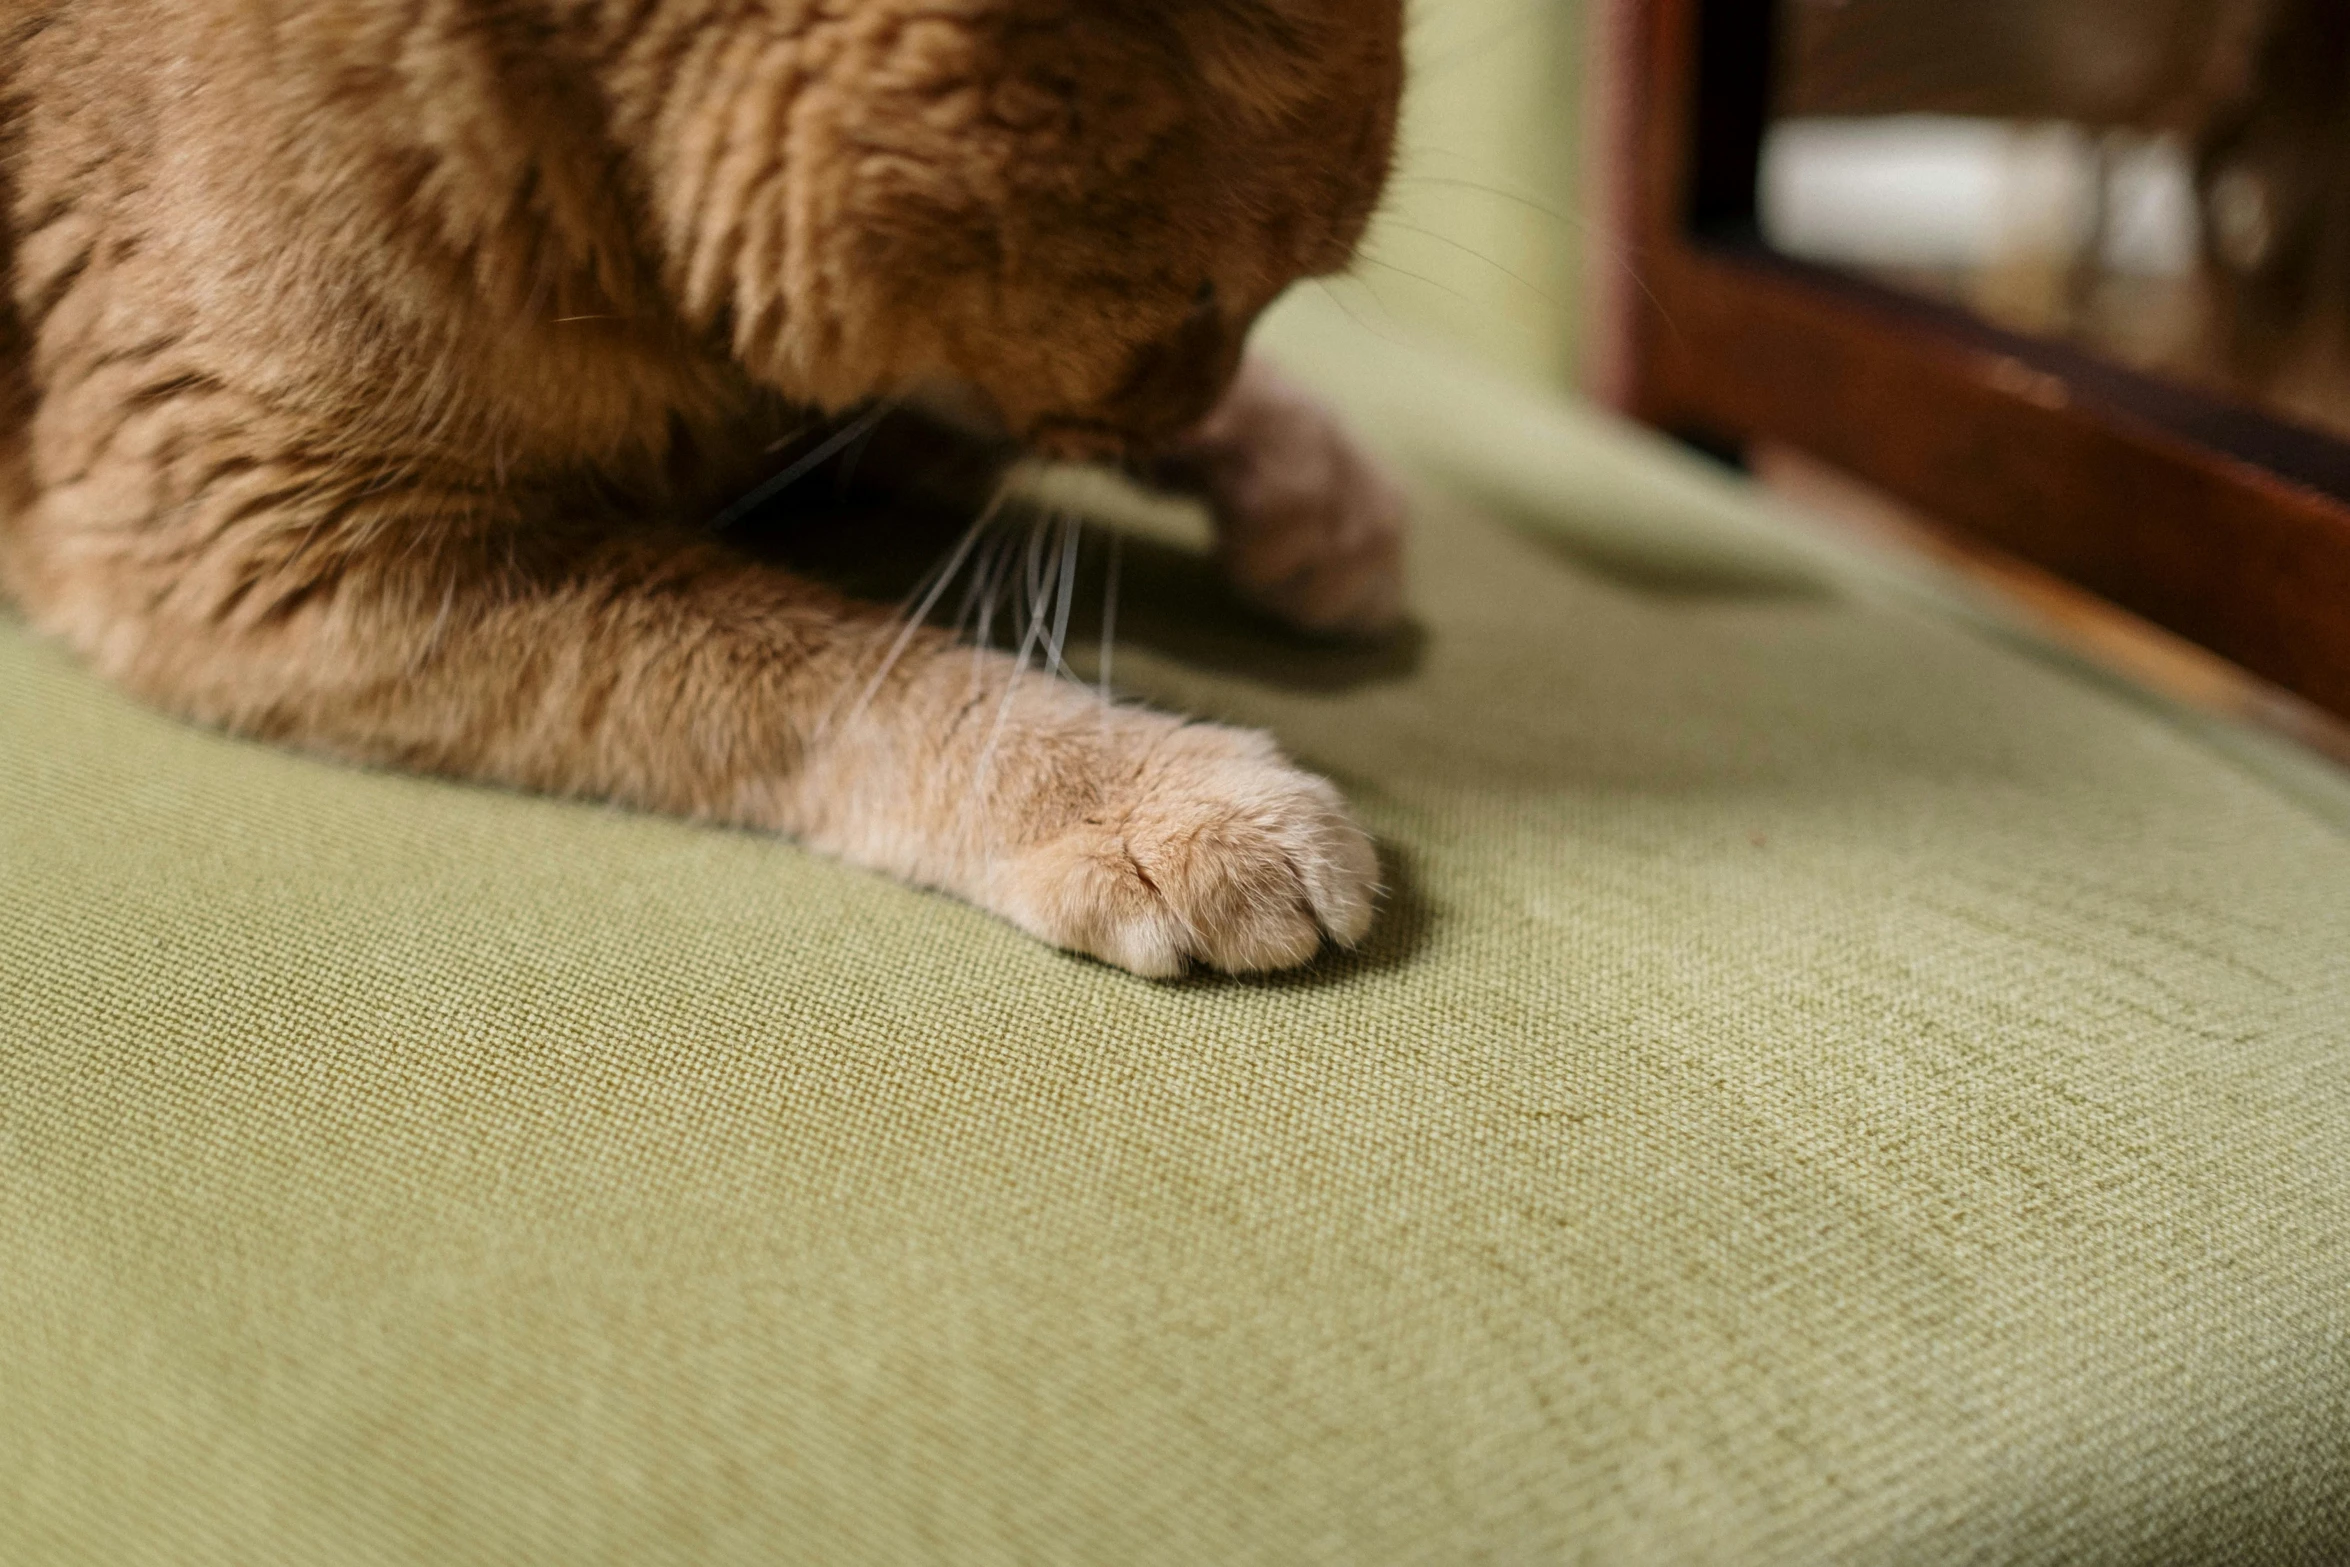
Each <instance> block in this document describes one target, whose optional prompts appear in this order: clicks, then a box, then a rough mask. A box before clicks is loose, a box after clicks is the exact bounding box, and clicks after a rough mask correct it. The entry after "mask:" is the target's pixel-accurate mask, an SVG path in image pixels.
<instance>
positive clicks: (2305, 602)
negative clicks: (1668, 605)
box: [1600, 0, 2350, 715]
mask: <svg viewBox="0 0 2350 1567" xmlns="http://www.w3.org/2000/svg"><path fill="white" fill-rule="evenodd" d="M1775 22H1776V17H1775V5H1774V0H1614V3H1613V6H1612V10H1611V13H1610V16H1609V18H1608V21H1607V24H1606V27H1605V29H1604V30H1603V39H1604V40H1605V44H1606V47H1607V49H1608V51H1609V53H1610V54H1611V55H1612V57H1613V59H1612V63H1613V69H1612V70H1607V71H1606V72H1605V74H1606V75H1607V77H1608V78H1609V82H1608V84H1607V85H1606V86H1605V87H1604V88H1603V91H1605V92H1607V93H1609V94H1610V95H1611V96H1610V99H1609V101H1610V118H1611V120H1612V123H1613V131H1612V133H1611V134H1609V136H1608V138H1607V154H1608V157H1609V160H1610V165H1611V167H1610V179H1611V183H1612V184H1613V186H1614V194H1615V199H1616V205H1617V207H1618V213H1617V221H1618V223H1619V224H1620V225H1621V233H1622V235H1623V237H1624V238H1625V239H1626V241H1627V242H1628V244H1627V249H1628V252H1629V255H1630V258H1631V264H1632V266H1633V267H1634V268H1635V269H1636V270H1637V272H1638V282H1639V286H1638V287H1618V288H1615V289H1613V290H1612V291H1611V292H1612V295H1613V298H1612V299H1610V300H1608V301H1607V302H1606V303H1605V304H1604V305H1603V309H1605V310H1606V311H1607V312H1608V316H1609V319H1607V320H1605V321H1603V323H1602V325H1603V329H1604V330H1603V341H1602V345H1601V354H1600V362H1601V364H1602V366H1603V375H1605V377H1606V378H1607V380H1608V382H1609V383H1610V384H1608V385H1606V386H1605V387H1603V391H1605V392H1606V393H1607V394H1608V395H1610V396H1611V398H1612V400H1614V401H1616V402H1617V403H1618V404H1619V406H1621V407H1623V408H1624V409H1625V410H1626V411H1628V412H1630V413H1632V414H1633V415H1635V416H1636V417H1638V418H1641V419H1644V420H1646V421H1648V422H1650V423H1652V424H1655V425H1658V426H1660V427H1662V428H1665V429H1668V430H1672V431H1675V432H1677V433H1680V434H1684V435H1687V436H1690V437H1692V438H1694V439H1697V440H1699V441H1700V442H1701V444H1706V445H1709V446H1715V447H1718V448H1734V447H1736V446H1737V445H1739V444H1740V443H1743V442H1745V441H1748V440H1756V439H1765V440H1775V441H1781V442H1785V443H1787V444H1789V445H1792V446H1795V447H1797V448H1799V449H1801V450H1803V451H1806V452H1808V453H1810V454H1811V455H1813V456H1815V457H1818V458H1821V459H1823V460H1825V461H1827V462H1829V463H1832V464H1834V465H1835V466H1837V467H1839V468H1842V469H1844V470H1846V471H1847V472H1849V473H1852V474H1854V475H1856V476H1858V477H1860V478H1862V479H1865V480H1867V481H1869V482H1870V483H1872V484H1874V485H1876V486H1878V487H1880V488H1881V489H1883V490H1885V491H1888V492H1890V493H1891V494H1892V495H1894V496H1895V497H1897V498H1899V499H1900V500H1903V501H1905V502H1907V503H1909V504H1910V505H1913V506H1915V507H1917V508H1918V509H1919V510H1921V511H1923V512H1925V513H1927V514H1929V515H1931V516H1932V517H1934V518H1935V519H1936V520H1937V521H1939V522H1942V523H1944V524H1947V525H1950V526H1952V527H1955V528H1958V529H1961V530H1963V531H1965V532H1968V533H1971V534H1973V535H1975V536H1977V537H1979V538H1981V539H1983V540H1985V541H1987V542H1989V543H1991V544H1993V545H1995V546H1997V547H1998V548H2000V549H2002V550H2005V551H2007V552H2009V553H2011V554H2014V555H2016V556H2020V557H2022V558H2023V559H2025V560H2027V561H2030V562H2032V563H2034V564H2036V565H2038V566H2041V567H2044V568H2046V569H2047V570H2049V571H2052V572H2054V573H2056V574H2058V575H2060V576H2063V577H2066V578H2069V579H2070V580H2072V581H2074V582H2076V583H2078V584H2080V585H2081V586H2083V587H2086V588H2088V589H2090V590H2091V591H2092V592H2095V593H2098V594H2101V595H2103V596H2104V597H2106V598H2108V599H2110V600H2112V601H2113V602H2115V603H2118V604H2120V605H2122V606H2124V607H2126V608H2128V609H2130V610H2133V611H2135V612H2136V613H2138V614H2140V615H2142V616H2144V617H2145V618H2146V619H2148V620H2151V621H2154V622H2155V623H2157V624H2159V625H2162V626H2165V627H2168V628H2169V629H2171V630H2173V631H2176V632H2178V633H2179V634H2180V635H2182V636H2185V637H2187V638H2189V639H2191V640H2193V641H2195V642H2199V643H2201V644H2202V645H2204V646H2205V647H2208V648H2210V649H2212V650H2213V651H2215V652H2217V653H2220V654H2222V655H2223V656H2225V657H2227V658H2229V659H2232V660H2234V661H2235V662H2236V663H2238V664H2240V665H2242V666H2244V667H2245V668H2247V669H2249V670H2251V671H2253V672H2254V673H2255V674H2258V675H2261V676H2264V677H2265V678H2267V679H2269V680H2272V681H2274V682H2276V683H2277V684H2279V685H2281V686H2284V687H2285V688H2287V689H2289V690H2292V691H2295V692H2298V693H2299V694H2301V695H2302V696H2304V697H2307V698H2308V699H2310V700H2311V701H2313V702H2315V703H2317V704H2319V705H2320V706H2323V707H2325V708H2328V709H2330V710H2331V711H2333V712H2334V713H2336V714H2344V715H2350V443H2346V442H2343V441H2340V440H2336V439H2334V438H2332V437H2330V436H2328V435H2325V434H2322V433H2319V432H2317V431H2313V430H2309V429H2304V428H2301V427H2298V426H2294V425H2290V424H2287V423H2284V422H2282V421H2279V420H2275V419H2271V418H2269V417H2267V416H2266V415H2263V414H2261V413H2258V412H2256V411H2254V410H2252V409H2249V408H2246V407H2242V406H2238V405H2233V404H2229V403H2226V402H2224V401H2220V400H2218V399H2214V398H2211V397H2208V396H2204V395H2202V394H2199V393H2196V392H2192V391H2189V390H2186V389H2184V388H2181V387H2176V386H2172V385H2170V384H2167V383H2164V382H2159V381H2156V380H2154V379H2152V378H2150V377H2147V376H2143V375H2140V374H2137V373H2134V372H2131V371H2128V370H2124V369H2122V368H2120V367H2118V366H2116V365H2113V364H2111V363H2108V362H2106V361H2103V360H2100V359H2097V358H2096V357H2094V356H2092V355H2089V354H2086V353H2084V352H2082V351H2080V350H2078V349H2076V348H2072V347H2069V346H2067V345H2064V344H2059V343H2054V342H2049V341H2044V340H2039V339H2034V338H2027V337H2022V336H2018V335H2016V334H2013V333H2009V332H2005V331H2002V330H2000V329H1998V328H1995V327H1992V326H1990V325H1988V324H1986V323H1985V322H1983V321H1982V320H1980V319H1979V318H1977V317H1975V316H1972V315H1970V314H1968V313H1967V312H1965V311H1963V310H1959V309H1955V308H1950V307H1945V306H1941V305H1938V304H1935V303H1931V302H1929V301H1926V300H1923V299H1917V298H1912V297H1910V296H1908V295H1904V294H1900V293H1897V292H1895V291H1893V290H1890V289H1886V288H1882V287H1878V286H1876V285H1873V284H1871V283H1868V282H1865V281H1863V280H1861V279H1859V278H1856V277H1852V276H1849V275H1846V274H1843V273H1840V272H1836V271H1834V270H1831V269H1828V268H1824V267H1817V266H1812V265H1808V264H1805V263H1801V262H1796V261H1792V260H1789V259H1787V258H1785V257H1783V256H1780V255H1778V254H1776V253H1774V252H1772V251H1770V250H1769V249H1767V248H1766V247H1765V246H1764V245H1763V244H1762V243H1761V241H1760V238H1759V235H1758V232H1757V229H1756V225H1755V179H1756V174H1757V172H1758V165H1759V155H1760V149H1761V142H1762V132H1763V128H1764V124H1765V120H1766V118H1767V114H1768V110H1769V103H1770V55H1771V45H1772V40H1773V37H1774V29H1775Z"/></svg>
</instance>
